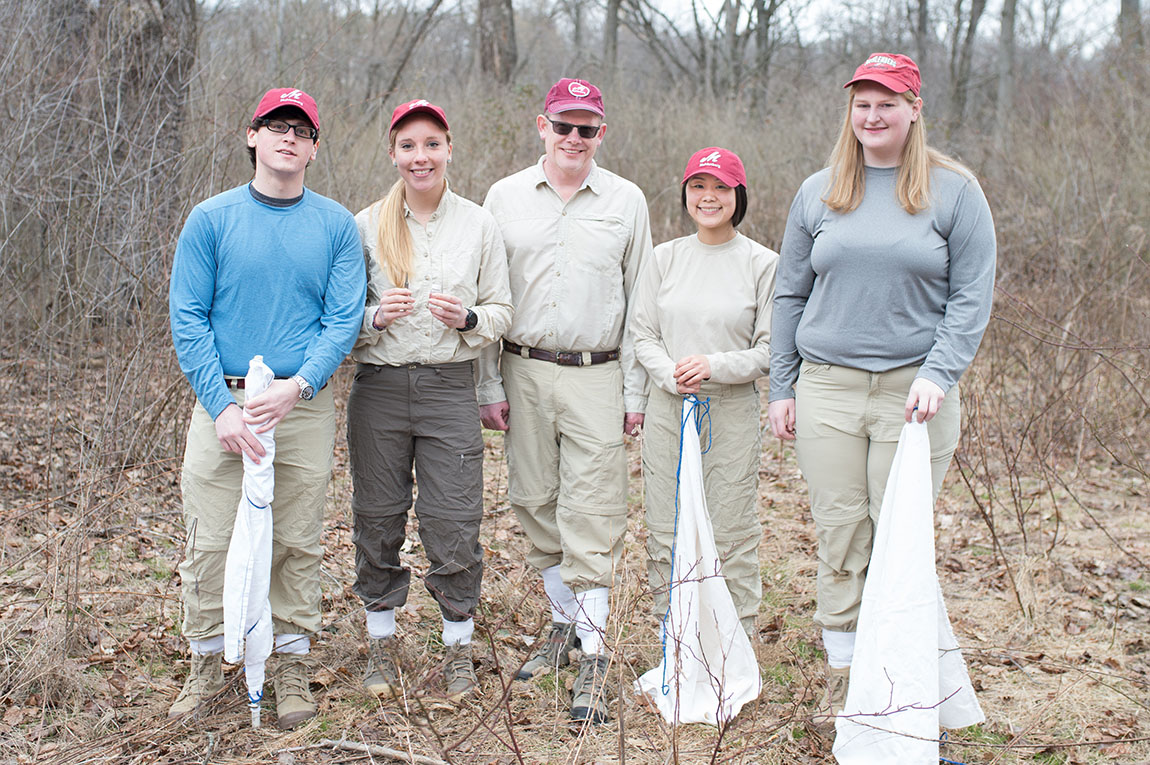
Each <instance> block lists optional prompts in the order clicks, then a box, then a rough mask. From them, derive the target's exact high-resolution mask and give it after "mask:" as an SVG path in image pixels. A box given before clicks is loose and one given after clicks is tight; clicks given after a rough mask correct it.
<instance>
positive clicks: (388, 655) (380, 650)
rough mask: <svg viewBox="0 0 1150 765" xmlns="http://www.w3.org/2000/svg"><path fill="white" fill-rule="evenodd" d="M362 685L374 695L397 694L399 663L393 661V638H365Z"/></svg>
mask: <svg viewBox="0 0 1150 765" xmlns="http://www.w3.org/2000/svg"><path fill="white" fill-rule="evenodd" d="M363 687H364V688H366V689H367V692H368V693H371V694H374V695H376V696H385V697H391V696H398V695H399V694H400V692H401V691H400V685H399V665H398V664H397V663H396V661H395V638H389V637H386V638H373V637H369V638H368V639H367V672H366V673H365V674H364V676H363Z"/></svg>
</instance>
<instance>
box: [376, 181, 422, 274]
mask: <svg viewBox="0 0 1150 765" xmlns="http://www.w3.org/2000/svg"><path fill="white" fill-rule="evenodd" d="M403 190H404V184H403V179H402V178H401V179H399V180H398V181H396V182H395V183H393V184H392V185H391V189H390V190H388V192H387V194H386V196H384V197H383V199H381V200H379V201H378V202H377V203H376V204H377V205H378V206H379V227H378V229H377V230H376V243H375V258H376V260H377V261H379V267H380V270H382V271H383V272H384V273H385V274H387V278H388V279H390V280H391V283H392V284H393V285H394V286H396V287H405V286H407V282H408V280H409V279H410V278H411V276H412V275H413V274H412V261H413V260H414V259H415V245H414V243H413V242H412V241H411V231H409V230H408V228H407V220H406V216H405V213H404V206H403Z"/></svg>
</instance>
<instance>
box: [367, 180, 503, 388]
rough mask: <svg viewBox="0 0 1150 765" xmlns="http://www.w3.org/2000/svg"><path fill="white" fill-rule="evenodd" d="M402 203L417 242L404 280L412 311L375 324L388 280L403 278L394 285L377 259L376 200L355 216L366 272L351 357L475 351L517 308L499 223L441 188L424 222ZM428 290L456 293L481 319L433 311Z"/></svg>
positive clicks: (440, 358)
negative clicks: (466, 321) (466, 327)
mask: <svg viewBox="0 0 1150 765" xmlns="http://www.w3.org/2000/svg"><path fill="white" fill-rule="evenodd" d="M404 210H405V212H406V218H407V227H408V230H409V231H410V232H411V239H412V242H413V243H414V245H415V258H414V261H413V266H414V268H413V272H414V273H413V276H412V277H411V279H410V280H409V282H408V284H407V285H406V286H407V288H408V289H410V290H411V294H412V297H413V298H414V300H415V310H414V311H413V312H412V313H411V315H410V316H405V317H402V318H399V319H396V320H395V321H393V322H392V323H391V324H389V325H388V326H387V327H385V328H384V329H382V330H379V329H376V328H375V327H374V326H373V325H372V319H373V318H374V317H375V312H376V309H377V308H378V307H379V298H380V296H381V295H382V294H383V292H384V291H386V290H388V289H391V288H392V287H402V286H405V285H401V284H400V285H396V284H392V283H391V279H389V278H388V276H387V272H386V271H384V270H383V269H382V268H380V266H379V260H378V259H377V258H376V248H377V246H378V243H379V236H378V227H379V205H378V204H373V205H371V206H370V207H368V208H367V209H365V210H361V211H360V213H359V214H358V215H356V216H355V222H356V224H357V225H358V226H359V233H360V237H361V238H362V239H363V256H364V260H365V261H366V266H367V276H368V279H367V301H366V304H365V305H364V309H363V323H362V325H361V326H360V330H359V339H358V340H356V343H355V347H354V348H352V351H351V355H352V358H354V359H355V360H356V361H360V362H364V363H368V364H381V365H389V366H397V365H400V364H443V363H447V362H451V361H468V360H470V359H474V358H477V357H478V356H479V351H480V349H481V348H482V347H483V346H485V345H489V344H491V343H493V342H495V341H496V340H498V339H499V338H500V337H501V336H502V335H503V333H504V332H506V331H507V328H508V327H509V326H511V316H512V314H513V313H514V311H513V309H512V303H511V290H510V288H509V287H508V284H507V255H506V253H505V252H504V249H503V237H502V235H501V234H500V232H499V227H498V226H497V225H496V224H495V219H494V218H492V217H491V213H489V212H487V211H486V210H484V209H483V208H482V207H480V206H479V205H477V204H475V203H474V202H471V201H468V200H466V199H464V198H463V197H461V196H459V195H458V194H455V193H454V192H452V191H451V189H447V190H446V191H444V192H443V197H442V199H440V201H439V207H438V208H436V211H435V212H434V213H432V215H431V218H430V220H428V221H427V225H423V224H421V223H420V222H419V221H417V220H416V219H415V217H414V216H413V215H412V214H411V211H410V210H408V209H407V208H406V206H405V207H404ZM431 292H444V293H447V294H450V295H454V296H456V297H457V298H459V299H460V300H461V301H463V305H464V306H466V307H468V308H471V310H473V311H475V314H476V316H477V317H478V319H479V322H478V324H476V326H475V329H473V330H470V331H468V332H460V331H459V330H456V329H453V328H451V327H448V326H447V325H445V324H444V323H443V322H441V321H439V320H438V319H436V318H435V317H434V316H432V315H431V310H430V309H429V308H428V302H427V299H428V295H429V294H430V293H431Z"/></svg>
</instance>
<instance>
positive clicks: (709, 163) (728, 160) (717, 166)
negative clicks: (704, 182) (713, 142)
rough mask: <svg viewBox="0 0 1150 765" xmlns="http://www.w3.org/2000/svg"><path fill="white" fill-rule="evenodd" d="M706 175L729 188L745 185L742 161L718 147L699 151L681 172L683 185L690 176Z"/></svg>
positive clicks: (735, 155) (709, 147) (745, 172)
mask: <svg viewBox="0 0 1150 765" xmlns="http://www.w3.org/2000/svg"><path fill="white" fill-rule="evenodd" d="M703 173H707V174H708V175H713V176H715V177H716V178H718V179H719V180H720V181H722V182H723V183H725V184H727V185H728V186H730V187H731V188H734V187H735V186H746V185H747V171H746V169H744V168H743V160H741V159H739V155H738V154H736V153H735V152H733V151H727V150H726V149H720V148H719V147H718V146H708V147H707V148H705V149H699V150H698V151H697V152H695V153H694V154H692V155H691V158H690V159H689V160H687V169H686V170H684V171H683V183H686V182H687V180H688V179H689V178H690V177H691V176H692V175H701V174H703Z"/></svg>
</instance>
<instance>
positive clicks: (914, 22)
mask: <svg viewBox="0 0 1150 765" xmlns="http://www.w3.org/2000/svg"><path fill="white" fill-rule="evenodd" d="M927 3H928V0H915V3H914V5H911V4H910V3H907V7H906V15H907V16H908V17H909V20H910V24H911V29H912V30H914V57H915V63H916V64H918V68H919V71H922V70H925V69H926V56H927V48H928V46H929V45H930V9H929V8H928V7H927Z"/></svg>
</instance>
